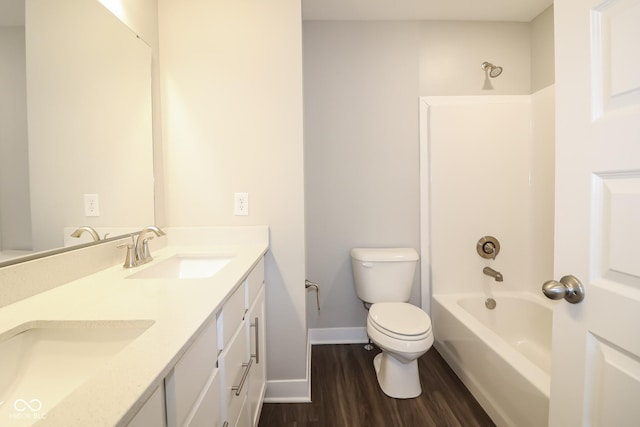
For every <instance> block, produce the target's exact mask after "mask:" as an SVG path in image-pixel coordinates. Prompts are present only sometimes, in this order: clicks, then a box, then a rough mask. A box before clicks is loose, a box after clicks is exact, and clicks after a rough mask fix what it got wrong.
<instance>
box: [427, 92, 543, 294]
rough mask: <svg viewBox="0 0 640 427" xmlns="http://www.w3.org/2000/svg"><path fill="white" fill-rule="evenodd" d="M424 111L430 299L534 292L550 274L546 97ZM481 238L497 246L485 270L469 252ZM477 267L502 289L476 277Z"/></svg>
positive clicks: (465, 101)
mask: <svg viewBox="0 0 640 427" xmlns="http://www.w3.org/2000/svg"><path fill="white" fill-rule="evenodd" d="M424 102H425V103H426V104H427V105H428V106H429V107H428V108H429V117H428V120H429V125H428V129H429V133H428V142H427V141H423V142H422V144H423V146H426V145H427V143H428V147H429V163H430V172H431V174H430V179H431V186H430V197H431V199H430V204H431V210H430V215H431V218H430V231H429V234H430V242H431V274H432V276H431V277H432V289H433V293H436V294H437V293H456V292H484V293H485V294H486V295H492V294H493V293H494V292H496V291H501V290H505V291H514V290H517V291H526V292H532V293H536V292H538V291H539V287H540V284H541V283H542V281H543V279H544V277H550V276H551V275H552V273H553V269H552V264H553V152H554V151H553V150H554V144H553V88H549V89H545V91H544V92H541V93H537V94H535V96H529V95H525V96H516V97H514V96H491V97H426V98H424ZM532 121H533V122H534V126H533V129H534V130H533V131H532V126H531V123H532ZM460 123H464V124H465V125H464V126H460V125H459V124H460ZM451 165H455V167H451ZM549 174H550V175H551V176H549ZM423 232H425V231H423ZM485 235H492V236H495V237H496V238H497V239H498V240H499V242H500V245H501V251H500V253H499V255H498V257H497V258H496V259H495V260H487V259H484V258H481V257H480V256H479V255H478V254H477V252H476V242H477V241H478V239H479V238H481V237H482V236H485ZM485 266H490V267H492V268H494V269H496V270H498V271H500V272H501V273H502V275H503V276H504V282H496V281H495V280H494V279H493V278H491V277H489V276H486V275H484V274H483V273H482V269H483V268H484V267H485Z"/></svg>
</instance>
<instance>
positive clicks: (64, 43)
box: [0, 0, 154, 266]
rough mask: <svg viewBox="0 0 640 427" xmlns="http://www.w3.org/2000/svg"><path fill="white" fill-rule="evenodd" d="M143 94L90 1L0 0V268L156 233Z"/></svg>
mask: <svg viewBox="0 0 640 427" xmlns="http://www.w3.org/2000/svg"><path fill="white" fill-rule="evenodd" d="M151 90H152V89H151V49H150V48H149V46H147V45H146V44H145V43H144V42H143V41H142V40H141V39H139V38H138V37H137V36H136V34H135V33H133V32H132V31H131V30H130V29H129V28H128V27H127V26H126V25H125V24H123V23H122V22H121V21H120V20H119V19H118V18H116V17H115V16H114V15H113V14H112V13H111V12H110V11H109V10H107V9H106V8H105V7H104V6H103V5H102V4H100V3H99V2H98V0H0V94H2V95H1V96H0V266H2V265H7V264H9V263H11V264H12V263H15V262H19V261H20V259H31V258H33V257H34V254H40V253H42V252H43V251H45V252H44V255H46V254H47V252H48V251H51V250H52V249H56V248H61V247H64V246H68V245H69V244H71V245H74V244H86V242H89V241H92V239H91V237H90V236H89V234H88V233H85V234H84V235H83V236H81V238H80V239H73V238H70V237H69V234H70V233H71V232H72V231H73V230H74V229H76V228H78V227H80V226H91V227H93V228H95V229H96V230H97V231H98V233H99V234H100V237H101V238H103V237H104V234H105V233H110V234H109V237H115V236H116V235H117V234H123V233H128V232H130V231H134V230H139V229H140V228H142V227H143V226H145V225H148V224H152V223H154V200H153V147H152V120H151V108H152V100H151ZM85 195H97V202H98V203H97V204H95V200H94V202H92V205H91V208H90V209H89V211H91V212H87V211H86V210H85ZM95 213H97V214H99V216H87V215H88V214H95ZM9 260H11V261H9Z"/></svg>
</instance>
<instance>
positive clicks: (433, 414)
mask: <svg viewBox="0 0 640 427" xmlns="http://www.w3.org/2000/svg"><path fill="white" fill-rule="evenodd" d="M379 352H380V350H378V349H377V348H376V349H374V350H373V351H366V350H365V349H364V348H363V345H362V344H342V345H317V346H313V347H312V353H311V356H312V357H311V378H312V381H311V399H312V400H313V402H311V403H265V404H264V406H263V408H262V414H261V416H260V423H259V427H304V426H314V427H359V426H368V427H369V426H370V427H423V426H424V427H429V426H437V427H442V426H452V427H453V426H463V427H474V426H477V427H482V426H494V425H495V424H494V423H493V422H492V421H491V419H490V418H489V416H488V415H487V414H486V413H485V412H484V410H483V409H482V407H481V406H480V405H479V404H478V402H476V400H475V399H474V398H473V396H472V395H471V393H469V391H468V390H467V389H466V388H465V387H464V385H463V384H462V382H461V381H460V380H459V379H458V377H457V376H456V375H455V374H454V373H453V371H452V370H451V368H449V366H448V365H447V364H446V363H445V361H444V360H443V359H442V357H441V356H440V354H438V352H437V351H436V350H435V348H433V347H432V348H431V349H430V350H429V351H428V352H427V353H426V354H425V355H424V356H422V357H421V358H420V359H418V366H419V370H420V383H421V385H422V395H420V396H419V397H417V398H415V399H406V400H405V399H392V398H390V397H388V396H386V395H385V394H384V393H383V392H382V390H380V387H379V386H378V382H377V379H376V374H375V371H374V369H373V357H374V356H375V355H376V354H378V353H379Z"/></svg>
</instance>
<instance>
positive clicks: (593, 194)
mask: <svg viewBox="0 0 640 427" xmlns="http://www.w3.org/2000/svg"><path fill="white" fill-rule="evenodd" d="M554 10H555V29H556V33H555V37H556V100H557V106H556V111H557V117H556V127H557V131H556V217H555V221H556V235H555V275H556V276H557V277H556V279H557V278H558V277H561V276H564V275H566V274H572V275H575V276H577V277H578V278H579V279H581V281H582V283H583V285H584V287H585V298H584V301H583V302H582V303H579V304H575V305H574V304H568V303H566V302H564V301H562V302H561V303H558V304H557V305H556V306H555V309H554V325H553V357H552V359H553V360H552V379H551V403H550V415H549V424H550V425H551V426H554V427H555V426H558V427H565V426H582V425H586V426H616V427H619V426H637V425H639V423H640V405H638V402H640V332H639V331H638V325H640V251H638V249H637V247H638V243H639V242H640V25H638V22H640V1H638V0H605V1H602V0H599V1H585V0H557V1H556V2H555V6H554Z"/></svg>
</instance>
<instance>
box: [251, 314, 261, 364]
mask: <svg viewBox="0 0 640 427" xmlns="http://www.w3.org/2000/svg"><path fill="white" fill-rule="evenodd" d="M258 320H259V318H258V317H256V319H255V321H254V322H253V323H251V325H250V326H251V327H252V328H255V329H256V354H252V355H251V357H255V358H256V365H257V364H259V363H260V329H259V327H258V326H259V325H258Z"/></svg>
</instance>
